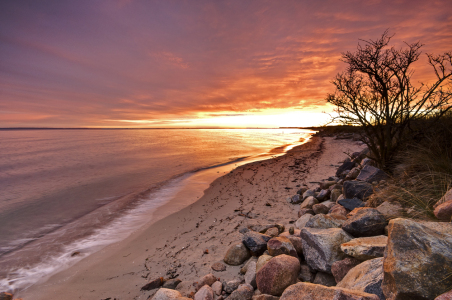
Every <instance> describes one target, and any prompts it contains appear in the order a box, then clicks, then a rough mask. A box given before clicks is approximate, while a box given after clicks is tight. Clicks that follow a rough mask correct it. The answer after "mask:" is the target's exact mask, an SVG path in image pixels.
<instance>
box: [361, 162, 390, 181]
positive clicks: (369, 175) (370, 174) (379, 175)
mask: <svg viewBox="0 0 452 300" xmlns="http://www.w3.org/2000/svg"><path fill="white" fill-rule="evenodd" d="M388 178H389V177H388V175H387V174H386V173H385V172H384V171H382V170H380V169H378V168H375V167H372V166H364V168H362V170H361V172H360V173H359V175H358V177H356V179H357V180H361V181H366V182H369V183H372V182H374V181H377V182H378V181H380V180H386V179H388Z"/></svg>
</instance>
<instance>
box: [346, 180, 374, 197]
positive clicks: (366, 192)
mask: <svg viewBox="0 0 452 300" xmlns="http://www.w3.org/2000/svg"><path fill="white" fill-rule="evenodd" d="M373 193H374V192H373V187H372V185H371V184H370V183H368V182H365V181H355V180H351V181H346V182H344V185H343V186H342V194H344V197H345V198H346V199H353V198H358V199H360V200H365V199H366V198H367V197H369V196H370V195H372V194H373Z"/></svg>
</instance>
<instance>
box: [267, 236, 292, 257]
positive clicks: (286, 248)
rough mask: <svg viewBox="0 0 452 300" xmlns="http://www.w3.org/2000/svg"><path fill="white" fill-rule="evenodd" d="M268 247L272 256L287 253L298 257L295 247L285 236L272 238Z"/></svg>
mask: <svg viewBox="0 0 452 300" xmlns="http://www.w3.org/2000/svg"><path fill="white" fill-rule="evenodd" d="M267 249H268V253H269V254H270V255H271V256H278V255H281V254H287V255H291V256H293V257H297V258H298V255H297V251H296V250H295V247H294V246H293V245H292V243H291V242H290V240H289V239H288V238H286V237H283V236H281V237H274V238H272V239H270V240H269V241H268V243H267Z"/></svg>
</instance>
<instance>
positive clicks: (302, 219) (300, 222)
mask: <svg viewBox="0 0 452 300" xmlns="http://www.w3.org/2000/svg"><path fill="white" fill-rule="evenodd" d="M312 217H313V215H311V214H305V215H302V216H301V217H300V218H298V220H296V221H295V224H294V225H295V227H296V228H298V229H302V228H303V227H305V226H306V223H308V222H309V220H310V219H311V218H312Z"/></svg>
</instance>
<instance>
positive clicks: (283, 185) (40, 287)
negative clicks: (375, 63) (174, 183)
mask: <svg viewBox="0 0 452 300" xmlns="http://www.w3.org/2000/svg"><path fill="white" fill-rule="evenodd" d="M363 147H364V146H362V145H361V144H360V143H359V142H355V141H351V140H335V139H334V138H330V137H312V138H311V139H310V141H309V142H308V143H306V144H303V145H301V146H297V147H295V148H293V149H292V150H290V151H289V152H288V153H287V154H285V155H283V156H280V157H277V158H273V159H268V160H265V161H258V162H253V163H249V164H246V165H243V166H240V167H238V168H236V169H234V170H233V171H231V172H229V173H227V174H226V175H224V176H222V177H219V178H217V179H216V180H215V181H213V182H212V183H211V184H210V186H209V188H208V189H207V190H205V191H204V195H202V197H200V198H199V200H197V201H196V202H194V203H192V204H190V205H188V206H186V207H185V208H183V209H182V210H179V209H180V205H181V204H180V203H190V202H193V201H195V200H196V199H197V197H198V196H196V195H194V194H192V193H184V192H181V193H179V194H178V195H177V196H176V197H175V199H173V200H172V201H170V202H168V203H167V204H165V205H163V206H162V207H160V208H159V209H158V210H157V211H156V212H155V213H154V215H153V216H152V217H150V219H152V221H150V222H149V223H148V224H147V225H146V226H144V227H143V228H141V229H140V230H138V231H136V232H134V233H133V234H132V235H131V236H130V237H128V238H127V239H125V240H124V241H121V242H118V243H115V244H112V245H110V246H107V247H106V248H104V249H103V250H101V251H99V252H97V253H95V254H93V255H91V256H89V257H87V258H85V259H83V260H81V261H80V262H79V263H77V264H75V265H74V266H72V267H71V268H69V269H67V270H64V271H62V272H60V273H58V274H56V275H54V276H52V277H51V278H50V279H49V280H47V281H46V282H44V283H41V284H37V285H35V286H32V287H30V288H29V289H27V290H25V291H22V292H20V293H17V294H15V295H14V296H15V297H16V298H23V299H25V300H27V299H108V298H110V299H148V298H150V296H152V295H153V293H155V291H152V290H151V291H142V290H140V288H141V287H142V286H143V285H145V284H146V283H147V282H149V281H150V280H152V279H155V278H158V277H164V278H169V277H178V278H179V279H181V280H183V281H186V280H187V281H192V282H193V281H197V279H198V278H199V277H201V276H203V275H206V274H208V273H213V274H214V275H215V276H217V277H220V278H221V279H226V280H228V279H232V278H234V277H237V274H238V272H239V270H240V266H227V269H226V271H223V272H216V271H213V270H212V269H211V266H212V264H214V263H215V262H220V261H222V259H223V257H224V254H225V252H226V250H227V249H228V246H230V245H231V244H232V243H234V242H237V241H240V240H241V234H240V233H239V229H240V228H242V227H246V226H247V225H250V224H259V223H261V224H264V223H272V222H275V223H281V224H283V225H285V226H286V230H287V229H288V227H289V226H290V222H291V221H295V220H296V219H297V211H298V206H297V205H293V204H289V203H288V202H287V201H286V199H287V197H289V196H292V195H294V194H295V193H296V191H297V189H298V187H299V186H300V185H303V184H306V185H307V186H308V187H315V186H317V184H316V182H318V181H320V180H323V179H326V178H327V177H329V176H331V175H334V173H335V171H336V166H337V164H338V163H339V162H340V161H343V160H344V159H345V158H346V157H347V155H346V154H345V153H352V152H355V151H359V150H361V149H363ZM188 188H189V187H188ZM187 197H188V198H190V199H188V198H187ZM193 197H195V198H193ZM178 203H179V204H178Z"/></svg>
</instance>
